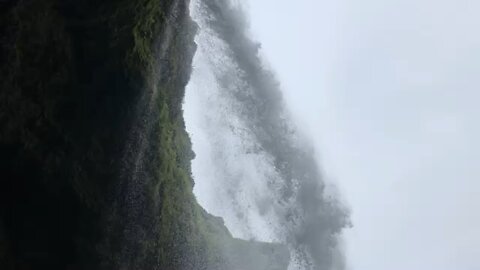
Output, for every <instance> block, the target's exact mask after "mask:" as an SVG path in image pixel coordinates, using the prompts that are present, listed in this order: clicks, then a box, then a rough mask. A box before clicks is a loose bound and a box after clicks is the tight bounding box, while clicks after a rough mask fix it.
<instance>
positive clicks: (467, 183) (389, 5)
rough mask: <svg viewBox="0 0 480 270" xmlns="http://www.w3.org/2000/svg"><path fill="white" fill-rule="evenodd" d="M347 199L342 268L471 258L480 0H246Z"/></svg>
mask: <svg viewBox="0 0 480 270" xmlns="http://www.w3.org/2000/svg"><path fill="white" fill-rule="evenodd" d="M247 13H248V14H249V16H250V21H251V31H252V35H253V36H254V38H255V39H257V40H259V41H260V42H261V43H262V54H263V56H264V57H265V59H266V61H267V62H268V63H269V65H270V66H271V67H272V68H273V70H275V72H276V74H277V76H278V78H279V80H280V82H281V85H282V90H283V91H284V96H285V99H286V101H287V103H288V105H289V108H290V109H291V111H292V113H293V114H294V116H295V118H296V119H297V121H298V122H299V123H300V124H301V127H302V128H303V130H304V132H305V133H306V134H307V135H308V136H310V137H311V138H312V140H314V142H315V147H316V149H315V150H316V152H317V155H318V157H319V162H320V163H321V166H322V168H323V169H324V171H325V174H326V175H327V177H328V179H329V181H331V182H333V183H335V184H336V185H337V187H338V189H339V191H340V193H341V194H342V197H343V199H344V200H345V202H346V204H347V205H348V206H349V207H350V209H351V210H352V222H353V225H354V227H353V228H352V229H349V230H348V231H346V232H345V234H344V241H345V245H346V256H347V260H348V264H349V269H353V270H387V269H388V270H406V269H408V270H430V269H435V270H474V269H475V270H478V269H480V211H479V209H480V181H479V176H480V166H479V164H478V161H479V160H480V154H479V153H480V143H479V141H478V139H477V138H479V137H480V125H479V116H480V107H479V106H478V102H479V100H480V73H479V72H480V35H479V34H478V31H479V29H480V16H479V14H480V1H475V0H472V1H467V0H455V1H454V0H436V1H433V0H389V1H385V0H364V1H357V0H336V1H327V0H297V1H287V0H250V1H249V2H248V8H247Z"/></svg>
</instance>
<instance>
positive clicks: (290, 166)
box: [184, 0, 351, 270]
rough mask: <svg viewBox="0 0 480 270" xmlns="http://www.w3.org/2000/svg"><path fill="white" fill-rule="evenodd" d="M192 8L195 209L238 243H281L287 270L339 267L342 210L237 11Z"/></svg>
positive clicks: (345, 218)
mask: <svg viewBox="0 0 480 270" xmlns="http://www.w3.org/2000/svg"><path fill="white" fill-rule="evenodd" d="M191 10H192V11H191V12H192V17H193V19H194V20H195V21H196V23H197V24H198V25H199V33H198V35H197V38H196V43H197V45H198V49H197V53H196V56H195V58H194V69H193V74H192V78H191V81H190V83H189V85H188V87H187V94H186V100H185V104H184V111H185V118H186V124H187V129H188V131H189V133H190V136H191V138H192V142H193V150H194V152H195V153H196V158H195V160H194V161H193V164H192V171H193V176H194V179H195V182H196V186H195V189H194V192H195V194H196V196H197V198H198V200H199V202H200V204H201V205H202V206H204V207H205V208H206V209H207V211H209V212H211V213H213V214H215V215H218V216H220V217H223V218H224V219H225V223H226V225H227V227H228V228H229V229H230V230H231V231H232V233H233V235H234V236H236V237H240V238H244V239H253V240H260V241H267V242H279V243H284V244H286V245H287V246H288V247H289V249H290V253H291V263H290V267H289V269H292V270H293V269H302V270H303V269H318V270H329V269H344V268H345V263H344V258H343V252H342V247H341V244H340V243H341V240H340V235H341V232H342V230H343V229H344V228H345V227H348V226H350V225H351V224H350V220H349V212H348V210H347V208H346V207H344V206H343V204H342V203H341V202H340V199H339V198H338V197H337V195H336V194H335V193H334V192H327V191H326V184H325V182H324V179H323V176H322V171H321V169H320V168H319V166H318V162H317V160H316V158H315V153H314V150H313V149H314V147H313V145H312V144H311V142H310V140H309V139H308V138H307V137H306V136H304V135H303V134H302V132H300V131H299V129H298V127H297V125H296V123H295V121H293V120H292V117H291V114H290V112H289V110H288V109H287V107H286V104H285V102H284V99H283V97H282V94H281V90H280V84H279V82H278V81H277V79H276V76H275V75H274V73H273V72H272V71H271V70H270V69H269V68H268V65H267V64H265V63H266V61H264V60H263V59H262V57H261V56H260V55H259V50H260V48H261V45H260V44H259V43H256V42H254V41H252V39H251V38H250V37H249V23H248V20H247V19H246V16H245V13H244V11H243V8H242V6H241V5H239V4H235V3H234V2H228V1H216V0H206V1H193V3H192V6H191Z"/></svg>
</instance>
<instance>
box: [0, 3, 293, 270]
mask: <svg viewBox="0 0 480 270" xmlns="http://www.w3.org/2000/svg"><path fill="white" fill-rule="evenodd" d="M194 34H195V25H194V23H192V21H191V20H190V17H189V14H188V1H186V0H163V1H162V0H136V1H131V0H121V1H117V0H107V1H101V2H100V3H99V2H98V1H93V0H81V1H79V0H75V1H73V0H67V1H65V0H64V1H60V0H23V1H15V0H11V1H2V2H1V3H0V37H1V39H0V74H1V75H0V76H1V80H0V87H1V88H0V174H1V176H0V179H1V180H0V269H116V270H117V269H236V268H230V266H232V265H233V264H237V265H238V264H241V263H240V262H239V261H243V260H246V258H245V257H248V256H253V254H257V257H258V258H259V260H258V261H259V262H261V263H259V264H256V265H254V266H251V267H247V269H270V268H265V267H267V266H266V265H269V263H267V262H268V261H272V260H273V259H274V258H275V257H276V256H281V257H283V258H288V251H286V250H285V249H284V247H282V246H279V245H270V244H260V243H250V242H245V241H241V240H234V239H233V238H232V237H231V235H230V234H229V233H228V231H227V229H226V228H225V227H224V226H223V223H219V222H218V220H217V219H216V218H214V217H212V216H210V215H208V214H207V213H206V212H204V210H203V209H201V208H200V207H199V206H198V205H197V203H196V201H195V198H194V196H193V194H192V186H193V181H192V179H191V173H190V161H191V159H192V158H193V156H194V154H193V152H192V151H191V145H190V140H189V138H188V134H187V133H186V131H185V125H184V121H183V116H182V110H181V104H182V99H183V95H184V89H185V85H186V84H187V82H188V79H189V74H190V70H191V61H192V57H193V54H194V51H195V45H194V43H193V37H194ZM222 250H229V252H228V254H229V255H226V256H225V254H222V252H221V251H222ZM255 250H258V251H259V252H253V251H255ZM232 254H235V256H233V255H232ZM258 254H260V255H258ZM229 256H230V257H229ZM232 256H233V257H232ZM276 264H277V265H278V261H277V263H276ZM287 264H288V260H286V262H285V259H284V260H283V261H282V266H280V267H281V268H279V269H282V268H283V269H286V265H287ZM252 267H253V268H252ZM255 267H257V268H255Z"/></svg>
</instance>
